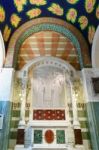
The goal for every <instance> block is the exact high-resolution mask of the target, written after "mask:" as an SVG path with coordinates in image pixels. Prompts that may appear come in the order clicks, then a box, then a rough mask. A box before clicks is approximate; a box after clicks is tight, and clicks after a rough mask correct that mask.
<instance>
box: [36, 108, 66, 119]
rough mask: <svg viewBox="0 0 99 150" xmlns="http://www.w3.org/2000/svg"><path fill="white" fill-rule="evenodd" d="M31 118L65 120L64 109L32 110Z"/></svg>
mask: <svg viewBox="0 0 99 150" xmlns="http://www.w3.org/2000/svg"><path fill="white" fill-rule="evenodd" d="M33 120H65V110H40V109H39V110H34V111H33Z"/></svg>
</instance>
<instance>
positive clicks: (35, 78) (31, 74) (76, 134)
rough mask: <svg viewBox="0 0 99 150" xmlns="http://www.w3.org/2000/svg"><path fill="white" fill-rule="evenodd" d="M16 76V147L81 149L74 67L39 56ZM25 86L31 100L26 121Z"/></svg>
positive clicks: (52, 58)
mask: <svg viewBox="0 0 99 150" xmlns="http://www.w3.org/2000/svg"><path fill="white" fill-rule="evenodd" d="M19 76H20V78H21V83H22V90H21V96H20V97H21V98H20V101H21V110H20V121H19V126H18V131H17V144H16V146H15V150H23V149H24V150H25V149H31V150H36V149H38V150H41V149H42V150H43V149H45V150H50V149H57V150H66V149H67V150H73V149H74V150H78V149H82V150H84V147H83V141H82V133H81V127H80V122H79V119H78V112H77V97H76V94H77V93H75V90H74V84H75V82H76V80H77V78H78V77H77V74H76V71H75V70H74V68H73V67H72V66H71V65H69V64H68V63H66V62H64V61H63V60H61V59H58V58H54V57H40V58H36V59H34V60H33V61H31V62H30V63H29V64H27V65H26V66H25V67H24V68H23V69H22V70H21V71H20V72H19ZM27 85H29V86H30V93H29V94H30V95H31V100H30V108H29V119H28V121H25V104H26V100H27V92H26V90H27ZM69 103H71V106H72V113H71V114H70V110H69V107H68V105H69ZM71 116H73V118H72V119H71ZM20 136H21V140H20Z"/></svg>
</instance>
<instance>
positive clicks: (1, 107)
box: [0, 68, 13, 150]
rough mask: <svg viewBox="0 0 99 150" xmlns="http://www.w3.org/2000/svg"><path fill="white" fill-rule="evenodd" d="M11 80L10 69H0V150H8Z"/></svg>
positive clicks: (11, 73)
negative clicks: (0, 121)
mask: <svg viewBox="0 0 99 150" xmlns="http://www.w3.org/2000/svg"><path fill="white" fill-rule="evenodd" d="M12 79H13V69H12V68H1V69H0V114H3V125H2V128H1V129H0V150H8V140H9V127H10V116H11V91H12Z"/></svg>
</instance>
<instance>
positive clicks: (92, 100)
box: [82, 68, 99, 150]
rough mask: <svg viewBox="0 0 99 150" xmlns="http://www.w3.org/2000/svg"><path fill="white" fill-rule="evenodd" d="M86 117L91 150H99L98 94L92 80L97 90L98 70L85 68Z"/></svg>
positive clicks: (98, 84) (83, 73)
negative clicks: (94, 81) (94, 80)
mask: <svg viewBox="0 0 99 150" xmlns="http://www.w3.org/2000/svg"><path fill="white" fill-rule="evenodd" d="M82 75H83V84H84V91H85V100H86V102H87V103H86V106H87V115H88V121H89V128H90V133H91V143H92V149H93V150H99V140H98V139H99V92H97V93H96V92H95V87H94V84H93V81H92V79H93V78H94V79H97V81H96V83H95V84H96V85H95V86H96V88H97V89H98V88H99V82H98V81H99V69H95V68H94V69H92V68H90V69H88V68H85V69H83V71H82Z"/></svg>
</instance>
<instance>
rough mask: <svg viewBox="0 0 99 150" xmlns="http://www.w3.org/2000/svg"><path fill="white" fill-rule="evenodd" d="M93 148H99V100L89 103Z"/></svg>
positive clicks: (88, 113) (95, 149) (88, 111)
mask: <svg viewBox="0 0 99 150" xmlns="http://www.w3.org/2000/svg"><path fill="white" fill-rule="evenodd" d="M87 115H88V122H89V129H90V135H91V144H92V150H99V102H89V103H88V104H87Z"/></svg>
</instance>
